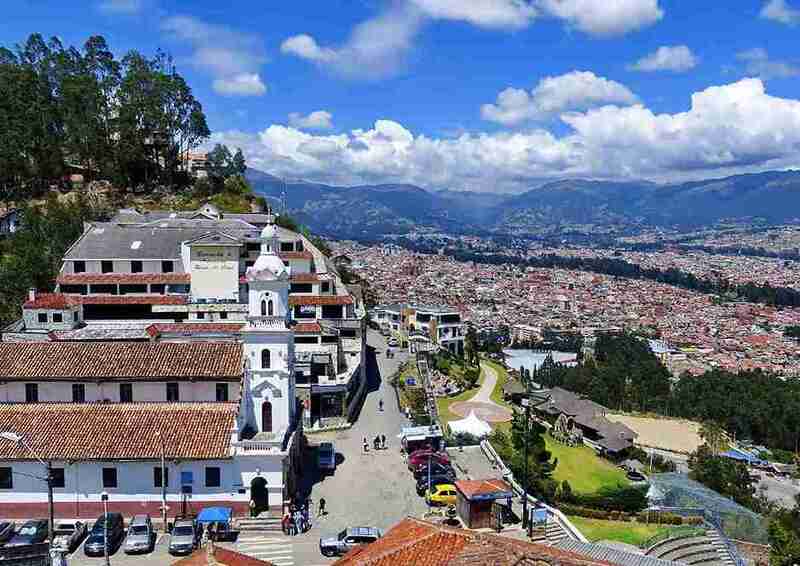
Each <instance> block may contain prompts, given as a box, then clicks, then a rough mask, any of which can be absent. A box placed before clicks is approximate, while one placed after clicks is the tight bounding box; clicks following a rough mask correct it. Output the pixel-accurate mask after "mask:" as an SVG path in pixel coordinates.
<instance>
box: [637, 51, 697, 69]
mask: <svg viewBox="0 0 800 566" xmlns="http://www.w3.org/2000/svg"><path fill="white" fill-rule="evenodd" d="M697 63H698V58H697V56H695V54H694V53H692V50H691V49H689V48H688V47H687V46H686V45H662V46H661V47H659V48H658V49H656V50H655V52H653V53H650V54H649V55H646V56H645V57H642V58H641V59H639V60H638V61H636V63H634V64H633V65H629V66H628V68H629V69H630V70H632V71H642V72H653V71H672V72H673V73H683V72H686V71H688V70H689V69H693V68H694V67H696V66H697Z"/></svg>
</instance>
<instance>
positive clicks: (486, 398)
mask: <svg viewBox="0 0 800 566" xmlns="http://www.w3.org/2000/svg"><path fill="white" fill-rule="evenodd" d="M481 367H482V368H483V371H484V378H483V383H481V388H480V389H478V392H477V393H475V395H473V396H472V397H471V398H469V399H467V401H468V402H472V403H491V404H493V405H496V404H497V403H495V402H494V401H492V392H493V391H494V386H495V385H496V384H497V372H496V371H495V370H494V368H493V367H492V366H490V365H489V364H484V363H482V364H481Z"/></svg>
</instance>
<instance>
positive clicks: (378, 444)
mask: <svg viewBox="0 0 800 566" xmlns="http://www.w3.org/2000/svg"><path fill="white" fill-rule="evenodd" d="M372 446H373V447H374V448H375V450H380V449H381V437H380V436H376V437H375V438H374V439H373V440H372Z"/></svg>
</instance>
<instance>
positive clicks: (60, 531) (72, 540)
mask: <svg viewBox="0 0 800 566" xmlns="http://www.w3.org/2000/svg"><path fill="white" fill-rule="evenodd" d="M86 534H87V533H86V523H84V522H82V521H59V522H58V523H56V527H55V530H54V531H53V543H52V547H53V548H55V549H58V550H63V551H64V552H72V551H74V550H75V549H76V548H78V546H80V544H81V542H83V539H84V537H85V536H86Z"/></svg>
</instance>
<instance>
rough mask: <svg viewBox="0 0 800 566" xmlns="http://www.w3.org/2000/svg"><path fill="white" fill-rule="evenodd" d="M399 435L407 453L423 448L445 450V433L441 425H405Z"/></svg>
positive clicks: (401, 444)
mask: <svg viewBox="0 0 800 566" xmlns="http://www.w3.org/2000/svg"><path fill="white" fill-rule="evenodd" d="M398 436H399V437H400V446H401V447H402V449H403V450H404V451H405V452H406V454H411V453H412V452H414V450H419V449H421V448H432V449H434V450H444V435H443V434H442V427H440V426H439V425H430V426H411V427H404V428H402V429H401V430H400V434H399V435H398Z"/></svg>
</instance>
